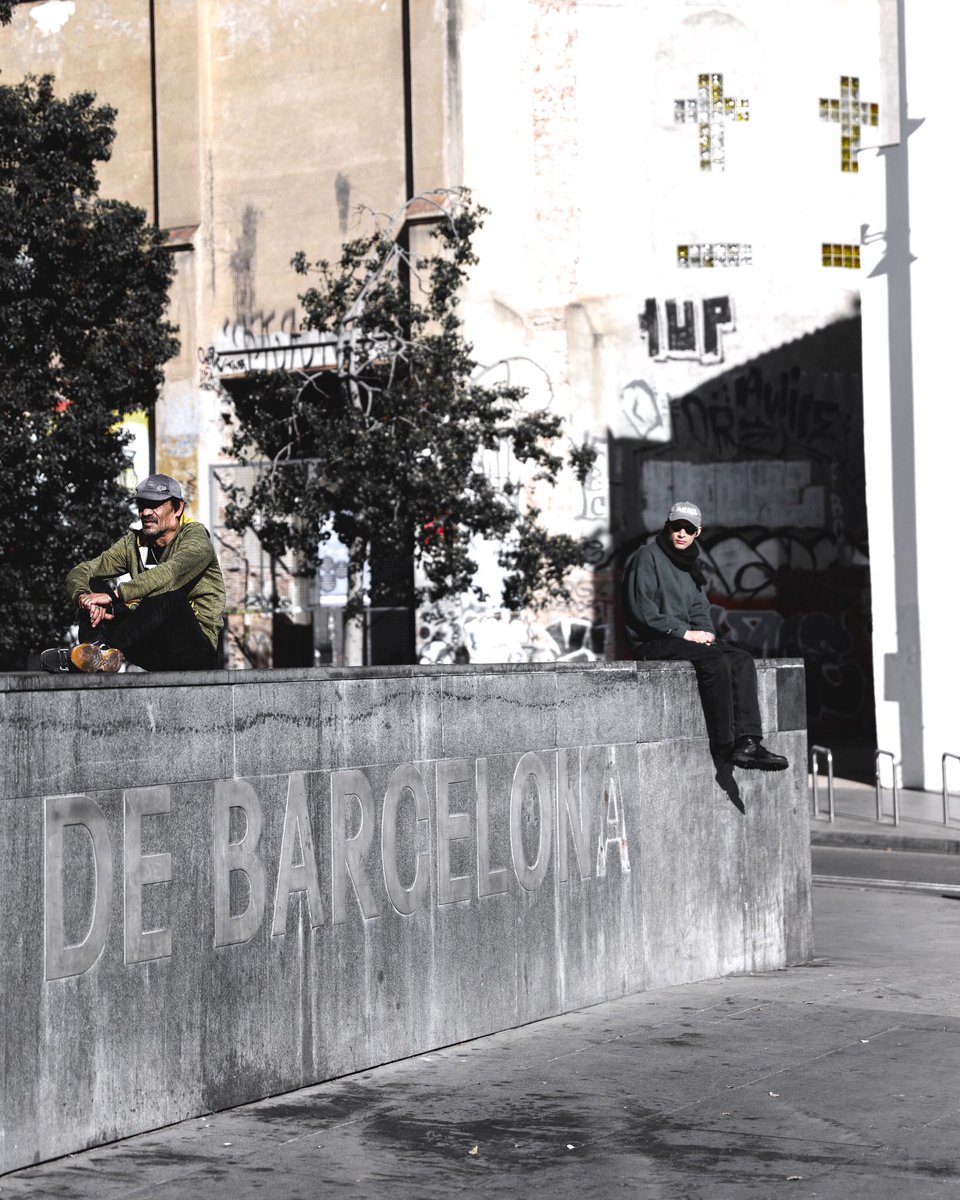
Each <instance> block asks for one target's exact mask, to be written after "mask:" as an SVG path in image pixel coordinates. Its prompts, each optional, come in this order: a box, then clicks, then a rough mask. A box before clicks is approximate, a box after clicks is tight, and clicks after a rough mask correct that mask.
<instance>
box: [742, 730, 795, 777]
mask: <svg viewBox="0 0 960 1200" xmlns="http://www.w3.org/2000/svg"><path fill="white" fill-rule="evenodd" d="M730 761H731V762H732V763H733V765H734V766H735V767H743V768H745V769H746V770H752V771H785V770H786V769H787V766H788V765H789V764H788V763H787V760H786V759H785V758H784V757H783V755H782V754H774V753H773V751H772V750H768V749H767V748H766V746H764V744H763V743H762V742H761V741H760V739H759V738H758V737H738V738H737V740H736V741H735V742H734V743H733V749H732V750H731V751H730Z"/></svg>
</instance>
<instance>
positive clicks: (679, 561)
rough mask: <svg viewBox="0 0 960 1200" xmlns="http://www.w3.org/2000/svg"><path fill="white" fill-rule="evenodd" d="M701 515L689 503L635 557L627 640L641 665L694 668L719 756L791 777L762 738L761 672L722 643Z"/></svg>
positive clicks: (627, 579)
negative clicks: (700, 541) (704, 564)
mask: <svg viewBox="0 0 960 1200" xmlns="http://www.w3.org/2000/svg"><path fill="white" fill-rule="evenodd" d="M700 532H701V516H700V509H699V508H698V507H697V506H696V505H695V504H694V503H693V502H692V501H690V500H681V501H679V502H678V503H676V504H674V506H673V507H672V508H671V509H670V512H669V513H668V515H667V519H666V521H665V522H664V525H663V529H661V531H660V532H659V533H658V534H657V536H656V538H655V539H654V541H652V542H650V543H648V544H647V545H646V546H641V547H640V549H639V550H635V551H634V553H633V554H631V556H630V557H629V558H628V559H627V565H626V568H625V569H624V574H623V611H624V619H625V622H626V629H627V639H628V640H629V642H630V645H631V646H632V647H633V650H634V653H635V654H636V656H637V658H639V659H679V660H680V661H683V662H688V663H690V664H691V665H692V666H693V669H694V671H695V672H696V675H697V685H698V687H699V690H700V702H701V704H702V705H703V715H704V718H705V720H706V725H707V735H708V736H709V738H710V744H711V749H712V750H713V752H714V753H715V754H716V755H717V756H718V757H720V758H723V759H725V760H726V761H728V762H730V763H732V764H733V765H734V766H736V767H746V768H752V769H755V770H759V771H783V770H785V769H786V767H787V760H786V759H785V758H784V757H783V756H782V755H780V754H774V753H772V752H771V751H770V750H768V749H767V748H766V746H764V745H763V743H762V742H761V740H760V738H761V736H762V730H761V728H760V705H759V702H758V699H757V669H756V666H755V665H754V661H753V656H752V655H751V654H750V653H748V651H746V650H743V649H741V648H740V647H739V646H734V645H732V644H731V643H729V642H718V641H717V633H716V630H715V629H714V627H713V621H712V620H711V617H710V602H709V600H708V599H707V581H706V578H705V576H704V574H703V572H702V571H701V570H700V566H699V562H698V559H699V555H700V550H699V548H698V546H697V538H698V537H699V536H700Z"/></svg>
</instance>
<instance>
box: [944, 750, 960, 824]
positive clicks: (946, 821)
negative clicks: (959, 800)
mask: <svg viewBox="0 0 960 1200" xmlns="http://www.w3.org/2000/svg"><path fill="white" fill-rule="evenodd" d="M948 758H952V759H953V761H954V762H958V763H960V754H944V755H943V756H942V757H941V759H940V776H941V778H942V780H943V823H944V825H949V824H950V793H949V792H948V791H947V759H948Z"/></svg>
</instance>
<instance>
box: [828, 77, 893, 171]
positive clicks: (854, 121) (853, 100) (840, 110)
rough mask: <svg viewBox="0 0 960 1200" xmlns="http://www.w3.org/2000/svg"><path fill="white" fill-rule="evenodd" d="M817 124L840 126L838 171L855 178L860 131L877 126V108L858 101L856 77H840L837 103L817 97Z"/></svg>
mask: <svg viewBox="0 0 960 1200" xmlns="http://www.w3.org/2000/svg"><path fill="white" fill-rule="evenodd" d="M820 120H821V121H833V122H835V123H839V125H840V170H841V171H849V172H850V173H851V174H853V175H855V174H856V173H857V171H858V170H859V167H858V166H857V153H858V152H859V150H860V131H861V129H862V128H863V126H864V125H868V126H869V125H872V126H876V125H879V124H880V105H879V104H872V103H868V102H865V101H862V100H861V99H860V80H859V78H858V77H857V76H856V75H841V76H840V99H839V100H828V99H826V98H825V97H823V96H821V97H820Z"/></svg>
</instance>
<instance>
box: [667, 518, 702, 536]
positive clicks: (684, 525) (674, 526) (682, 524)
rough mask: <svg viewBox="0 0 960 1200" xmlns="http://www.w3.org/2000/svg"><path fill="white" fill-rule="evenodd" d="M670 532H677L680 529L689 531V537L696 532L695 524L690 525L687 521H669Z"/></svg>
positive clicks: (685, 531)
mask: <svg viewBox="0 0 960 1200" xmlns="http://www.w3.org/2000/svg"><path fill="white" fill-rule="evenodd" d="M668 524H669V526H670V532H671V533H679V532H680V530H681V529H682V530H683V531H684V533H689V534H690V536H691V537H693V535H694V534H695V533H696V532H697V527H696V525H691V524H690V522H689V521H669V522H668Z"/></svg>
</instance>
